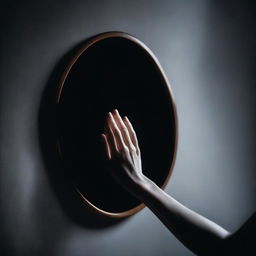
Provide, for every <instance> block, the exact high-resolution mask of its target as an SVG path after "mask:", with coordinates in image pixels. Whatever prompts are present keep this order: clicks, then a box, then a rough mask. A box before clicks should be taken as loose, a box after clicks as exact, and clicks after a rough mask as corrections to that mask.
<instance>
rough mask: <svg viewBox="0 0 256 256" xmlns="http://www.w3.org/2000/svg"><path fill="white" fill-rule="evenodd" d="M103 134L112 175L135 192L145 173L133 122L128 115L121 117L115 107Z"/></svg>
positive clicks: (107, 120)
mask: <svg viewBox="0 0 256 256" xmlns="http://www.w3.org/2000/svg"><path fill="white" fill-rule="evenodd" d="M101 136H102V141H103V145H104V148H105V154H106V158H107V161H108V162H109V163H110V168H109V169H110V170H109V171H110V173H111V175H112V176H113V178H114V179H115V180H116V181H117V182H118V183H119V184H121V185H122V186H123V187H125V188H126V189H127V190H128V191H129V192H131V193H133V194H135V193H136V187H137V186H138V185H139V183H140V182H142V180H143V179H144V175H143V173H142V164H141V153H140V148H139V145H138V140H137V136H136V133H135V131H134V129H133V127H132V124H131V123H130V121H129V120H128V118H127V117H124V118H121V116H120V115H119V113H118V111H117V110H116V109H115V110H114V111H112V113H111V112H109V113H108V115H107V117H106V122H105V129H104V133H103V134H101Z"/></svg>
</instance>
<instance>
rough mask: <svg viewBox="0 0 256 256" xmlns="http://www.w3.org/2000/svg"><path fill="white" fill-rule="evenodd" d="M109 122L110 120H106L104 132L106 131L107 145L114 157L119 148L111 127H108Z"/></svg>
mask: <svg viewBox="0 0 256 256" xmlns="http://www.w3.org/2000/svg"><path fill="white" fill-rule="evenodd" d="M107 120H108V117H107V119H106V123H105V127H104V130H105V135H106V139H107V143H108V146H109V151H110V157H112V156H113V155H114V154H115V153H116V152H117V151H118V148H117V145H116V141H115V137H114V133H113V131H112V130H111V128H110V126H109V125H108V121H107Z"/></svg>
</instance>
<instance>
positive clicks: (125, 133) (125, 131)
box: [113, 109, 136, 151]
mask: <svg viewBox="0 0 256 256" xmlns="http://www.w3.org/2000/svg"><path fill="white" fill-rule="evenodd" d="M113 117H114V119H115V121H116V124H117V126H118V128H119V130H120V131H121V134H122V137H123V140H124V143H125V144H126V145H127V146H128V148H129V149H130V150H131V151H132V150H136V149H135V146H134V145H133V143H132V141H131V138H130V135H129V131H128V129H127V127H126V125H125V123H124V122H123V119H122V118H121V116H120V115H119V113H118V110H117V109H115V110H114V115H113Z"/></svg>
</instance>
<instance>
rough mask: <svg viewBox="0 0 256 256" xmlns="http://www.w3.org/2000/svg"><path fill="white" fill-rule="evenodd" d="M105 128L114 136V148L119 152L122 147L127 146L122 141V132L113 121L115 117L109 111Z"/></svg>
mask: <svg viewBox="0 0 256 256" xmlns="http://www.w3.org/2000/svg"><path fill="white" fill-rule="evenodd" d="M107 128H108V130H110V131H111V132H112V135H113V137H114V141H115V149H116V150H117V151H119V152H120V151H122V150H123V149H126V148H127V147H126V145H125V143H124V140H123V137H122V133H121V131H120V130H119V128H118V126H117V124H116V122H115V119H114V117H113V115H112V114H111V113H110V112H109V113H108V117H107Z"/></svg>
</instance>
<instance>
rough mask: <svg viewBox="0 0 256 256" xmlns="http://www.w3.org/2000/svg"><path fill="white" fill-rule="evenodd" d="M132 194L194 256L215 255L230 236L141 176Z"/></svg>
mask: <svg viewBox="0 0 256 256" xmlns="http://www.w3.org/2000/svg"><path fill="white" fill-rule="evenodd" d="M134 194H135V196H136V197H137V198H138V199H140V200H141V201H142V202H143V203H144V204H145V205H146V206H147V207H149V208H150V209H151V210H152V212H153V213H154V214H155V215H156V216H157V217H158V218H159V219H160V220H161V221H162V222H163V224H164V225H165V226H166V227H167V228H168V229H169V230H170V231H171V232H172V233H173V234H174V235H175V236H176V237H177V238H178V239H179V240H180V241H181V242H182V243H183V244H184V245H185V246H186V247H188V248H189V249H191V250H192V251H193V252H195V253H196V254H199V255H200V254H203V255H210V254H211V253H214V251H216V252H217V251H218V248H221V246H222V243H223V242H224V240H225V239H226V238H227V237H228V236H229V235H230V233H229V232H228V231H226V230H225V229H223V228H222V227H220V226H219V225H217V224H216V223H214V222H212V221H210V220H208V219H207V218H205V217H203V216H201V215H199V214H197V213H195V212H194V211H192V210H190V209H188V208H187V207H185V206H183V205H182V204H180V203H179V202H177V201H176V200H175V199H174V198H172V197H171V196H170V195H168V194H167V193H165V192H164V191H163V190H162V189H161V188H159V187H158V186H157V185H156V184H155V183H153V182H152V181H151V180H149V179H148V178H146V177H144V176H143V177H142V178H141V179H139V180H138V182H137V186H136V189H135V190H134Z"/></svg>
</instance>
